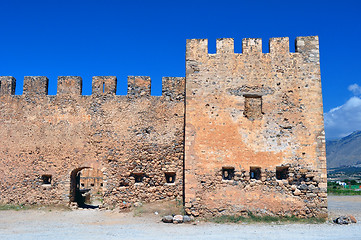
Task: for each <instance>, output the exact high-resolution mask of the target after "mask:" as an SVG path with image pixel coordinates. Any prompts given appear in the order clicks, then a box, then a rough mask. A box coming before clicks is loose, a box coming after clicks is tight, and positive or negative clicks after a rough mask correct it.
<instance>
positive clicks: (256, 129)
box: [185, 37, 327, 217]
mask: <svg viewBox="0 0 361 240" xmlns="http://www.w3.org/2000/svg"><path fill="white" fill-rule="evenodd" d="M207 47H208V40H207V39H192V40H188V41H187V48H186V82H187V88H186V118H185V119H186V125H185V146H186V149H185V181H186V185H185V202H186V209H185V210H186V212H187V213H193V212H194V213H197V214H198V213H199V214H201V215H202V214H203V213H207V214H211V215H222V214H228V215H230V214H237V213H238V212H239V209H240V208H241V209H242V208H243V209H248V210H250V211H252V212H254V213H255V214H261V215H267V214H271V215H280V216H282V215H285V214H290V213H292V214H294V215H297V216H301V217H310V216H321V215H322V216H323V215H324V213H327V212H326V211H325V210H324V209H322V206H324V205H325V203H324V202H326V204H327V201H326V197H327V196H324V195H319V197H315V195H314V194H313V193H317V192H320V191H323V187H324V186H325V185H326V181H327V179H326V161H325V143H324V125H323V110H322V93H321V91H322V89H321V78H320V65H319V53H318V51H319V46H318V37H300V38H297V40H296V49H297V51H296V52H295V53H291V52H289V40H288V38H273V39H271V40H270V52H269V53H262V41H261V39H243V42H242V47H243V49H242V53H241V54H240V53H234V51H233V39H227V38H226V39H225V38H223V39H218V40H217V53H216V54H208V51H207ZM251 168H253V169H255V168H260V169H261V177H260V179H259V180H258V179H252V178H254V176H252V174H251ZM224 169H232V171H233V172H234V178H233V179H231V180H229V179H223V180H222V177H223V175H224V174H223V172H224V171H225V170H224ZM277 169H279V171H283V170H284V171H285V172H284V173H279V174H277ZM277 175H279V176H277ZM296 189H297V190H296ZM307 193H308V194H307ZM310 193H312V194H310ZM306 202H307V203H306ZM310 203H312V204H310ZM310 206H312V208H311V207H310ZM219 209H223V210H222V211H219Z"/></svg>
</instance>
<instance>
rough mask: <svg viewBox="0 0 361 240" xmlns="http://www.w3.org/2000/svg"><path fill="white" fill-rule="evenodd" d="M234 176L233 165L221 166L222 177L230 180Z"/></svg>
mask: <svg viewBox="0 0 361 240" xmlns="http://www.w3.org/2000/svg"><path fill="white" fill-rule="evenodd" d="M233 178H234V167H223V168H222V179H223V180H232V179H233Z"/></svg>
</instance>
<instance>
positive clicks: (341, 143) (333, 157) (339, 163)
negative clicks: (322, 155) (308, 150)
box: [326, 131, 361, 169]
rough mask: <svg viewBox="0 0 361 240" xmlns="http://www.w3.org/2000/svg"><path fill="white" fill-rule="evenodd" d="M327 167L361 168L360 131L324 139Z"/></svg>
mask: <svg viewBox="0 0 361 240" xmlns="http://www.w3.org/2000/svg"><path fill="white" fill-rule="evenodd" d="M326 156H327V169H331V168H332V169H334V168H344V167H352V168H355V167H357V168H361V131H355V132H353V133H351V134H350V135H348V136H346V137H344V138H341V139H338V140H332V141H326Z"/></svg>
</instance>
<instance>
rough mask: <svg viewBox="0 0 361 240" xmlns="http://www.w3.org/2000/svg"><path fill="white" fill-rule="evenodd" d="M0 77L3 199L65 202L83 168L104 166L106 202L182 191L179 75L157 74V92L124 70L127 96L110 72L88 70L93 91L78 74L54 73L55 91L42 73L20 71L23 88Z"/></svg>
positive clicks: (147, 81) (160, 196)
mask: <svg viewBox="0 0 361 240" xmlns="http://www.w3.org/2000/svg"><path fill="white" fill-rule="evenodd" d="M0 82H1V94H0V135H1V138H0V191H1V195H0V202H1V203H11V204H20V203H22V204H66V203H68V202H69V198H71V195H72V192H71V190H70V189H71V175H72V173H76V172H77V171H79V170H81V169H83V168H93V169H97V170H100V171H101V172H102V173H103V178H104V179H103V188H102V192H103V198H104V205H108V206H112V205H117V204H119V203H122V202H123V201H124V202H126V203H134V202H137V201H143V202H149V201H155V200H157V199H174V198H178V199H181V198H182V189H183V139H184V136H183V126H184V78H163V88H164V90H163V95H162V96H151V95H150V78H149V77H129V78H128V86H129V87H128V95H127V96H118V95H115V86H116V78H115V77H94V78H93V94H92V95H91V96H82V95H81V78H80V77H59V78H58V93H57V95H55V96H50V95H47V85H48V84H47V83H48V79H47V78H46V77H25V79H24V94H23V95H13V94H14V91H13V90H14V89H15V83H16V82H15V79H14V78H12V77H1V78H0ZM168 172H172V173H175V175H176V178H175V182H174V183H172V184H168V183H166V178H165V174H166V173H168ZM135 174H137V175H141V177H142V179H141V182H139V183H135V177H136V175H135ZM46 176H50V177H51V183H50V184H44V179H43V177H45V178H47V177H46Z"/></svg>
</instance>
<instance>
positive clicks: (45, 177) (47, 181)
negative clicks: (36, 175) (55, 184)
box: [41, 174, 52, 185]
mask: <svg viewBox="0 0 361 240" xmlns="http://www.w3.org/2000/svg"><path fill="white" fill-rule="evenodd" d="M51 178H52V176H51V175H49V174H44V175H42V176H41V180H42V181H43V184H46V185H50V184H51Z"/></svg>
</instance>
